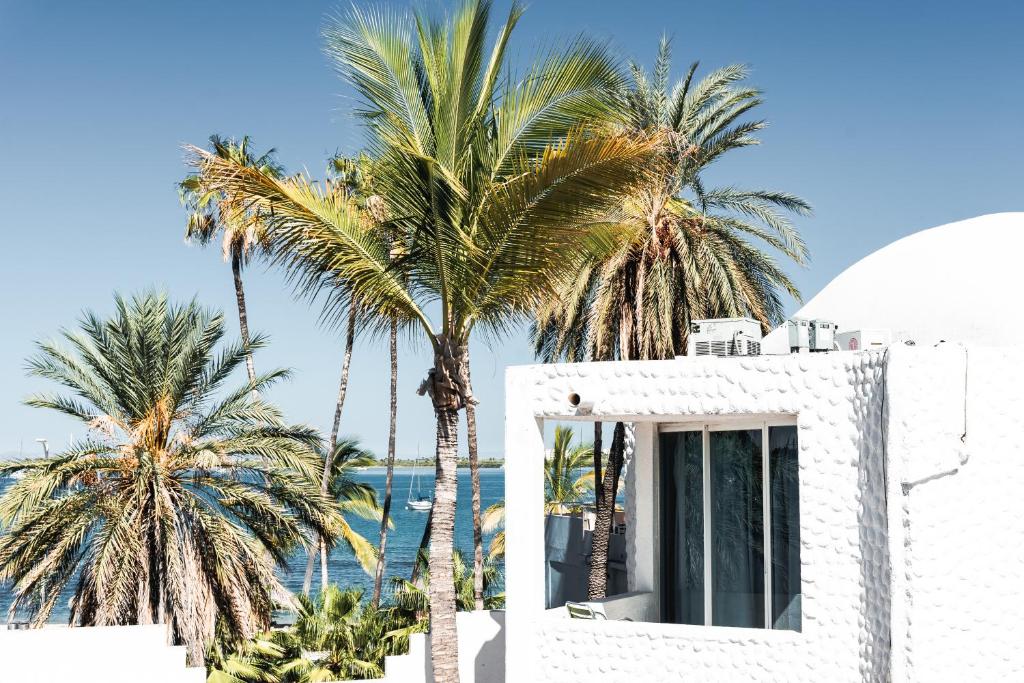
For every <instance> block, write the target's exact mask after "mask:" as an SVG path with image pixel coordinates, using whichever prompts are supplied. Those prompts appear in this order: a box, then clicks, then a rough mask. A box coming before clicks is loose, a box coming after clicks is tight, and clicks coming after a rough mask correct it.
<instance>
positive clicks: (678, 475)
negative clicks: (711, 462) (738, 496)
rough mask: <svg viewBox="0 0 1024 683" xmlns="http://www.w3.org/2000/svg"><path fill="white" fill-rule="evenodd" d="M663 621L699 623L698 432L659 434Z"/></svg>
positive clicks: (701, 488)
mask: <svg viewBox="0 0 1024 683" xmlns="http://www.w3.org/2000/svg"><path fill="white" fill-rule="evenodd" d="M660 446H661V510H662V516H661V539H662V540H661V543H662V546H661V557H662V577H663V579H662V586H663V587H664V590H663V591H662V612H663V617H662V618H663V620H664V621H665V622H666V623H671V624H703V623H704V504H703V498H704V495H703V492H704V458H703V435H702V434H701V432H666V433H664V434H662V435H661V443H660Z"/></svg>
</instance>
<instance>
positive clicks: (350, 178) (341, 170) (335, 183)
mask: <svg viewBox="0 0 1024 683" xmlns="http://www.w3.org/2000/svg"><path fill="white" fill-rule="evenodd" d="M370 168H371V162H370V159H369V157H367V156H366V155H362V154H361V155H359V157H357V158H356V159H350V158H347V157H343V156H340V155H336V156H335V157H333V158H332V159H331V160H330V162H329V164H328V173H329V179H328V181H327V185H328V187H329V188H330V189H331V190H333V191H334V192H335V193H337V194H338V196H339V197H340V198H341V199H342V200H343V201H347V202H350V203H351V204H352V205H353V206H354V207H356V208H357V209H358V210H360V212H361V215H362V216H363V217H364V220H366V221H367V222H368V223H369V224H376V223H377V222H378V221H377V220H376V219H375V218H374V217H375V216H376V215H377V213H378V212H379V211H381V210H382V207H381V202H380V201H379V198H376V197H372V196H369V192H368V188H369V184H370V182H371V176H370V174H369V170H370ZM358 313H359V310H358V307H357V306H356V300H355V299H354V298H353V299H352V305H351V306H350V307H349V311H348V321H347V323H346V326H345V351H344V354H343V356H342V362H341V379H340V380H339V382H338V396H337V399H336V400H335V402H334V420H333V421H332V422H331V436H330V439H331V440H330V443H336V442H337V440H338V432H339V430H340V429H341V414H342V411H343V410H344V407H345V397H346V396H347V394H348V379H349V371H350V369H351V366H352V351H353V348H354V346H355V337H356V324H357V321H358ZM333 456H334V454H333V453H328V454H327V457H326V458H325V459H324V469H323V473H322V476H321V481H320V487H321V489H322V490H326V489H327V487H328V482H329V477H330V472H331V469H332V458H333ZM386 502H390V501H386ZM382 525H384V526H385V527H386V526H387V520H386V518H385V519H384V520H383V521H382ZM317 555H319V556H320V585H321V586H326V585H327V560H328V554H327V543H326V540H325V539H320V544H319V546H318V547H317V549H316V551H314V552H312V553H310V554H309V557H308V558H307V560H306V573H305V576H304V577H303V581H302V593H303V595H307V596H308V595H309V591H310V588H311V587H312V585H313V566H314V565H315V564H316V558H317Z"/></svg>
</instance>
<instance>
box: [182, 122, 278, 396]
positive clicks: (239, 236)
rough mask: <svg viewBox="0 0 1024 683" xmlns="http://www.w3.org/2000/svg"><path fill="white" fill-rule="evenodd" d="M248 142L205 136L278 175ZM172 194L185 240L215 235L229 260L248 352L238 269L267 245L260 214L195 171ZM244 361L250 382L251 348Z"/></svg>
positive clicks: (217, 147) (224, 154) (223, 152)
mask: <svg viewBox="0 0 1024 683" xmlns="http://www.w3.org/2000/svg"><path fill="white" fill-rule="evenodd" d="M249 145H250V140H249V137H248V136H245V137H243V138H242V139H241V140H237V141H236V140H232V139H225V138H222V137H221V136H219V135H211V136H210V149H211V150H212V153H213V154H216V155H217V156H219V157H221V158H223V159H230V160H231V161H233V162H235V163H238V164H241V165H243V166H247V167H250V168H256V169H259V170H260V171H261V172H263V173H267V174H270V175H273V176H275V177H280V176H281V175H283V174H284V168H283V167H282V166H281V165H280V164H279V163H278V162H277V160H276V159H275V158H274V150H273V149H271V150H268V151H266V152H264V153H263V154H261V155H259V156H256V155H255V154H253V153H252V152H251V151H250V149H249ZM178 192H179V194H180V195H181V200H182V202H183V203H184V204H185V206H186V207H187V208H188V220H187V222H186V223H185V239H186V240H196V241H198V242H199V243H200V244H209V243H210V242H212V241H214V240H215V239H217V237H218V236H219V237H220V240H221V250H222V251H223V254H224V260H225V261H230V262H231V274H232V275H233V276H234V283H235V301H236V303H237V305H238V325H239V328H240V329H241V334H242V345H243V346H244V347H245V348H246V349H247V350H248V349H249V314H248V311H247V309H246V305H245V288H244V287H243V285H242V269H243V268H244V267H245V265H246V264H247V263H248V262H249V260H250V259H251V258H252V257H253V256H254V255H256V254H259V253H260V252H266V249H267V246H268V243H267V238H266V233H265V230H264V223H263V217H262V216H261V215H260V212H259V211H253V210H251V209H250V207H248V206H246V204H245V202H244V201H241V198H239V197H238V196H232V195H228V194H225V193H223V192H216V191H211V190H210V188H209V187H208V186H207V185H206V184H205V183H204V182H203V177H202V174H200V173H193V174H190V175H188V176H186V177H185V179H184V180H182V181H181V183H179V184H178ZM245 365H246V369H247V370H248V372H249V381H250V382H251V381H253V380H254V379H255V377H256V368H255V366H254V364H253V360H252V353H251V352H249V353H247V355H246V359H245Z"/></svg>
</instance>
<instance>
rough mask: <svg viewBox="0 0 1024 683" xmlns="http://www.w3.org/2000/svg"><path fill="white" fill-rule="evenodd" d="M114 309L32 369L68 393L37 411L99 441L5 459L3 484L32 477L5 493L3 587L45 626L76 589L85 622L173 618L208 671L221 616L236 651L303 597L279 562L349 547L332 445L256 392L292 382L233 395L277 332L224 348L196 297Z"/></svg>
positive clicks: (76, 610)
mask: <svg viewBox="0 0 1024 683" xmlns="http://www.w3.org/2000/svg"><path fill="white" fill-rule="evenodd" d="M114 303H115V313H114V315H113V316H112V317H111V318H109V319H106V320H104V319H101V318H99V317H97V316H96V315H95V314H92V313H86V314H85V315H84V317H83V319H82V322H81V330H80V331H78V332H64V333H63V337H64V341H65V342H66V345H60V344H58V343H56V342H45V343H40V344H39V346H38V348H39V352H38V354H37V355H36V356H35V357H33V358H32V359H30V360H29V363H28V367H29V370H30V372H31V374H33V375H35V376H37V377H42V378H45V379H49V380H51V381H53V382H56V383H57V384H58V385H60V386H61V387H63V388H64V389H66V390H68V393H67V394H50V393H46V394H38V395H35V396H33V397H31V398H29V399H28V400H27V403H28V405H31V406H36V407H40V408H47V409H50V410H55V411H57V412H60V413H63V414H65V415H69V416H71V417H73V418H75V419H77V420H81V421H82V422H83V423H84V424H85V425H86V426H87V428H88V430H89V436H88V437H87V438H86V439H85V440H83V441H80V442H78V443H77V444H75V445H74V446H73V447H71V448H69V449H68V450H66V451H64V452H63V453H58V454H53V455H51V456H49V457H46V458H42V459H32V460H14V461H6V462H3V463H2V464H0V477H2V476H5V475H11V474H14V473H16V472H22V473H24V476H23V477H22V478H21V479H20V480H18V481H16V483H14V485H12V486H11V487H10V488H9V489H8V490H7V492H6V493H5V494H4V495H3V497H2V498H0V524H2V525H3V526H4V528H5V529H6V533H5V534H4V535H3V536H2V537H0V581H12V582H13V586H14V587H13V591H14V601H13V604H12V606H11V609H12V610H16V609H19V608H27V609H29V610H30V612H31V613H32V614H33V619H34V622H35V623H36V624H43V623H44V622H45V621H46V619H47V617H48V615H49V614H50V612H51V610H52V609H53V606H54V604H55V603H56V601H57V600H58V598H59V597H60V596H61V595H62V594H63V593H64V591H65V589H66V588H69V589H70V590H71V592H72V594H73V597H72V600H71V614H70V623H72V624H76V625H111V624H139V623H141V624H146V623H167V624H169V626H170V629H171V633H172V635H173V638H174V640H175V641H177V642H180V643H183V644H184V645H186V646H187V648H188V653H189V658H190V660H191V661H193V662H194V663H197V664H198V663H201V662H202V658H203V648H204V645H205V643H206V642H207V641H208V640H209V639H210V638H211V637H212V636H213V633H214V627H215V624H216V623H217V621H218V620H220V621H221V622H222V623H223V625H224V628H226V629H227V632H228V634H229V635H230V636H231V637H233V638H236V639H240V638H249V637H251V636H253V635H255V634H256V633H259V632H261V631H262V630H264V629H266V628H267V627H268V626H269V622H270V613H271V609H272V607H273V605H274V603H275V600H279V599H280V598H281V597H283V596H285V595H286V591H285V590H284V588H283V586H282V585H281V583H280V582H279V581H278V579H277V577H276V576H275V571H274V570H275V567H278V566H284V565H285V563H286V561H287V558H288V556H289V554H290V552H291V551H293V550H294V549H295V548H296V547H297V546H299V545H305V544H307V543H308V541H309V537H310V536H311V535H312V534H313V533H319V534H323V535H326V536H328V537H332V536H333V535H334V533H335V530H336V528H337V526H338V520H337V514H336V513H335V512H334V506H333V505H331V502H330V501H329V500H328V499H327V498H325V497H323V496H321V495H320V492H319V490H318V488H317V484H316V478H317V476H318V463H319V459H318V458H317V456H316V454H315V452H314V450H313V448H314V447H315V446H316V445H317V444H318V441H319V439H318V437H317V436H316V433H315V432H314V431H313V430H312V429H310V428H308V427H297V426H289V425H287V424H285V423H284V422H283V420H282V418H281V413H280V411H278V410H277V408H275V407H274V406H272V405H271V404H269V403H267V402H265V401H264V400H263V399H261V398H259V397H258V395H257V394H254V391H255V390H259V391H261V392H262V390H264V389H266V388H267V387H269V386H270V385H272V384H273V383H274V382H276V381H279V380H281V379H284V378H285V377H286V376H287V372H285V371H283V370H274V371H272V372H269V373H265V374H262V375H258V376H257V377H256V379H255V381H251V382H247V383H245V384H244V385H242V386H241V387H236V388H233V389H232V388H230V387H229V385H228V384H227V383H228V381H229V379H230V378H231V376H232V373H233V371H234V370H236V369H237V368H238V367H239V366H240V365H242V364H243V363H244V362H245V358H246V356H247V354H248V352H249V350H251V349H259V348H260V347H262V346H263V339H262V338H261V337H259V336H257V337H254V338H252V339H251V340H250V345H249V347H248V349H247V348H246V347H244V346H243V345H241V344H239V343H233V344H221V343H220V342H221V340H222V338H223V336H224V320H223V316H221V315H220V314H215V313H212V312H210V311H207V310H205V309H203V308H202V307H200V306H199V305H198V304H197V303H196V302H194V301H193V302H190V303H188V304H186V305H184V306H177V305H172V304H170V303H168V301H167V298H166V296H164V295H162V294H156V293H151V292H150V293H145V294H141V295H138V296H136V297H134V298H131V299H125V298H122V297H120V296H118V297H116V298H115V301H114Z"/></svg>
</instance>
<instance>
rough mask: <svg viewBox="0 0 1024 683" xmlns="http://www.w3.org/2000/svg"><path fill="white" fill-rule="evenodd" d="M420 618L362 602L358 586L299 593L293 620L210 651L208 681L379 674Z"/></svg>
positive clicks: (252, 682) (279, 682)
mask: <svg viewBox="0 0 1024 683" xmlns="http://www.w3.org/2000/svg"><path fill="white" fill-rule="evenodd" d="M420 623H421V622H418V621H417V619H416V617H415V615H413V614H411V613H410V612H409V611H408V610H406V609H401V608H398V607H396V606H387V607H383V608H376V607H373V606H372V605H364V604H363V593H362V591H360V590H357V589H341V588H339V587H338V586H336V585H333V584H332V585H329V586H326V587H325V588H324V589H323V590H322V591H320V593H319V594H318V596H317V597H316V598H315V599H311V598H309V597H306V596H299V597H298V610H297V614H296V620H295V624H293V625H292V626H290V627H287V628H284V629H278V630H275V631H273V632H271V633H267V634H261V635H260V636H257V637H256V638H254V639H253V640H250V641H246V642H244V643H240V644H238V645H237V646H235V647H233V648H230V649H229V650H228V651H227V652H225V651H224V648H223V647H221V648H219V649H218V650H217V651H215V652H211V656H210V657H209V659H210V661H211V666H210V676H209V677H208V678H207V683H313V682H315V681H327V680H330V681H334V680H354V679H355V680H358V679H366V678H380V677H381V676H382V675H383V673H384V671H383V667H384V658H385V657H386V656H388V655H397V654H404V653H405V652H407V651H408V636H409V634H410V633H414V632H418V631H421V630H422V628H421V626H420Z"/></svg>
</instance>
